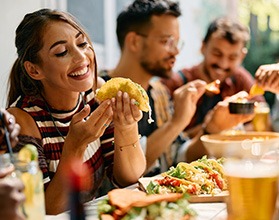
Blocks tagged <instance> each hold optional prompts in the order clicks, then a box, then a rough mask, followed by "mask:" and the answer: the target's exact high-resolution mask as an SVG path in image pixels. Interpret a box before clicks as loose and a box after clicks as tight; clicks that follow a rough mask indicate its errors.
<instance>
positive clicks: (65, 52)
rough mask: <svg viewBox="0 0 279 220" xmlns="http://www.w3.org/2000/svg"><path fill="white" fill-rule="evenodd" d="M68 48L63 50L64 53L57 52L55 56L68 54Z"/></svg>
mask: <svg viewBox="0 0 279 220" xmlns="http://www.w3.org/2000/svg"><path fill="white" fill-rule="evenodd" d="M67 52H68V51H67V50H65V51H63V52H62V53H57V54H55V56H57V57H63V56H65V55H66V54H67Z"/></svg>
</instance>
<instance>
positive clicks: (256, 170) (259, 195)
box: [224, 160, 279, 220]
mask: <svg viewBox="0 0 279 220" xmlns="http://www.w3.org/2000/svg"><path fill="white" fill-rule="evenodd" d="M224 169H225V174H226V177H227V180H228V189H229V197H228V201H227V211H228V219H229V220H236V219H237V220H251V219H253V220H257V219H259V220H271V219H273V218H274V215H275V211H276V200H277V191H278V173H279V169H278V164H277V163H265V162H262V161H260V160H228V161H227V162H226V163H225V164H224Z"/></svg>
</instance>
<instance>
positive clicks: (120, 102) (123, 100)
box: [111, 91, 142, 130]
mask: <svg viewBox="0 0 279 220" xmlns="http://www.w3.org/2000/svg"><path fill="white" fill-rule="evenodd" d="M111 101H112V109H113V122H114V126H115V128H117V129H121V130H125V129H126V128H128V127H129V126H130V125H134V124H135V123H137V122H138V121H139V120H140V119H141V118H142V112H141V111H140V110H139V108H138V106H137V105H136V104H135V103H136V101H135V100H134V99H130V97H129V95H128V93H126V92H124V93H123V92H121V91H118V93H117V96H116V97H115V98H112V100H111Z"/></svg>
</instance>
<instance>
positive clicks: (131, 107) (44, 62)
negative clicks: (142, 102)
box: [8, 9, 145, 214]
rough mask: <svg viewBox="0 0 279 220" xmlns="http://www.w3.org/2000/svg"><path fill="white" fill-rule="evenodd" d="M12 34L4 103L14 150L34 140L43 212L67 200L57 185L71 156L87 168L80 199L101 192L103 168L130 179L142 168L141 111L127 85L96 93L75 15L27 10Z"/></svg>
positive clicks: (118, 179) (91, 60) (118, 180)
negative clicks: (13, 56) (102, 95)
mask: <svg viewBox="0 0 279 220" xmlns="http://www.w3.org/2000/svg"><path fill="white" fill-rule="evenodd" d="M15 42H16V48H17V54H18V58H17V60H16V61H15V63H14V65H13V68H12V70H11V73H10V85H9V86H10V91H9V97H8V103H9V109H8V110H9V111H10V112H12V113H13V114H14V116H15V117H16V120H17V121H18V123H19V124H20V126H21V128H22V129H21V133H20V135H19V144H18V145H17V146H16V148H15V149H14V150H15V151H16V150H19V149H20V148H21V147H22V146H23V145H25V144H29V143H32V144H34V145H36V147H37V149H38V152H39V164H40V168H41V170H42V171H43V178H44V183H45V201H46V212H47V214H57V213H60V212H62V211H64V210H66V209H67V208H68V207H67V203H68V201H67V195H68V192H67V187H61V186H63V184H65V169H67V167H68V165H69V163H71V162H72V161H78V162H79V163H80V164H82V163H84V164H85V165H86V166H89V168H90V170H91V176H90V177H89V178H90V179H91V181H89V182H92V183H93V184H92V185H91V187H90V189H89V190H88V191H87V192H85V193H84V196H83V198H82V202H85V201H89V200H90V199H92V198H93V197H96V196H99V195H100V193H101V191H100V186H101V185H102V182H103V179H104V177H105V174H106V173H111V172H106V171H107V169H110V170H112V171H113V172H112V175H109V176H108V178H109V179H110V180H114V183H115V184H118V185H120V186H126V185H129V184H132V183H135V182H136V181H137V180H138V178H139V177H140V176H141V175H142V173H143V172H144V170H145V157H144V154H143V152H142V150H141V147H140V144H139V141H138V127H137V122H138V121H139V120H140V119H141V116H142V113H141V111H140V110H139V108H138V107H137V106H136V105H135V104H134V103H132V102H131V99H130V98H129V96H128V95H127V93H121V92H120V93H119V95H118V96H117V97H115V98H112V99H109V100H106V101H104V102H102V103H100V104H98V103H97V102H96V101H95V90H96V88H97V81H98V82H100V79H98V78H97V75H96V74H97V67H96V57H95V54H94V50H93V46H92V43H91V41H90V39H89V37H88V35H87V34H86V32H85V31H84V30H83V29H82V28H81V27H80V25H79V24H78V23H77V21H76V20H75V18H74V17H73V16H72V15H70V14H68V13H64V12H60V11H55V10H49V9H41V10H38V11H35V12H33V13H29V14H27V15H26V16H25V17H24V19H23V20H22V22H21V23H20V24H19V26H18V27H17V29H16V40H15ZM112 121H113V125H114V126H115V127H113V125H112V124H111V122H112ZM108 125H110V126H108ZM131 143H132V144H131ZM130 145H131V146H134V147H127V148H125V150H122V151H121V147H122V146H130ZM106 190H108V189H106Z"/></svg>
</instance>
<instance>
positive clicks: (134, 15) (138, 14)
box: [116, 0, 181, 49]
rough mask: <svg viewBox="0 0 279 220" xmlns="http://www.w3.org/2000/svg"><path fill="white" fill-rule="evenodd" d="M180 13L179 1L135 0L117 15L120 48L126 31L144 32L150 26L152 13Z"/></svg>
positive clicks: (177, 15)
mask: <svg viewBox="0 0 279 220" xmlns="http://www.w3.org/2000/svg"><path fill="white" fill-rule="evenodd" d="M163 14H170V15H173V16H175V17H179V16H180V15H181V10H180V7H179V3H178V2H176V1H172V0H135V1H134V2H133V3H131V4H130V5H129V6H128V7H127V8H125V9H124V10H123V11H122V12H121V13H120V14H119V15H118V17H117V28H116V34H117V39H118V43H119V46H120V48H121V49H122V48H123V46H124V40H125V37H126V35H127V33H129V32H131V31H135V32H137V33H144V30H146V29H148V28H149V26H150V20H151V17H152V16H153V15H163Z"/></svg>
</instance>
